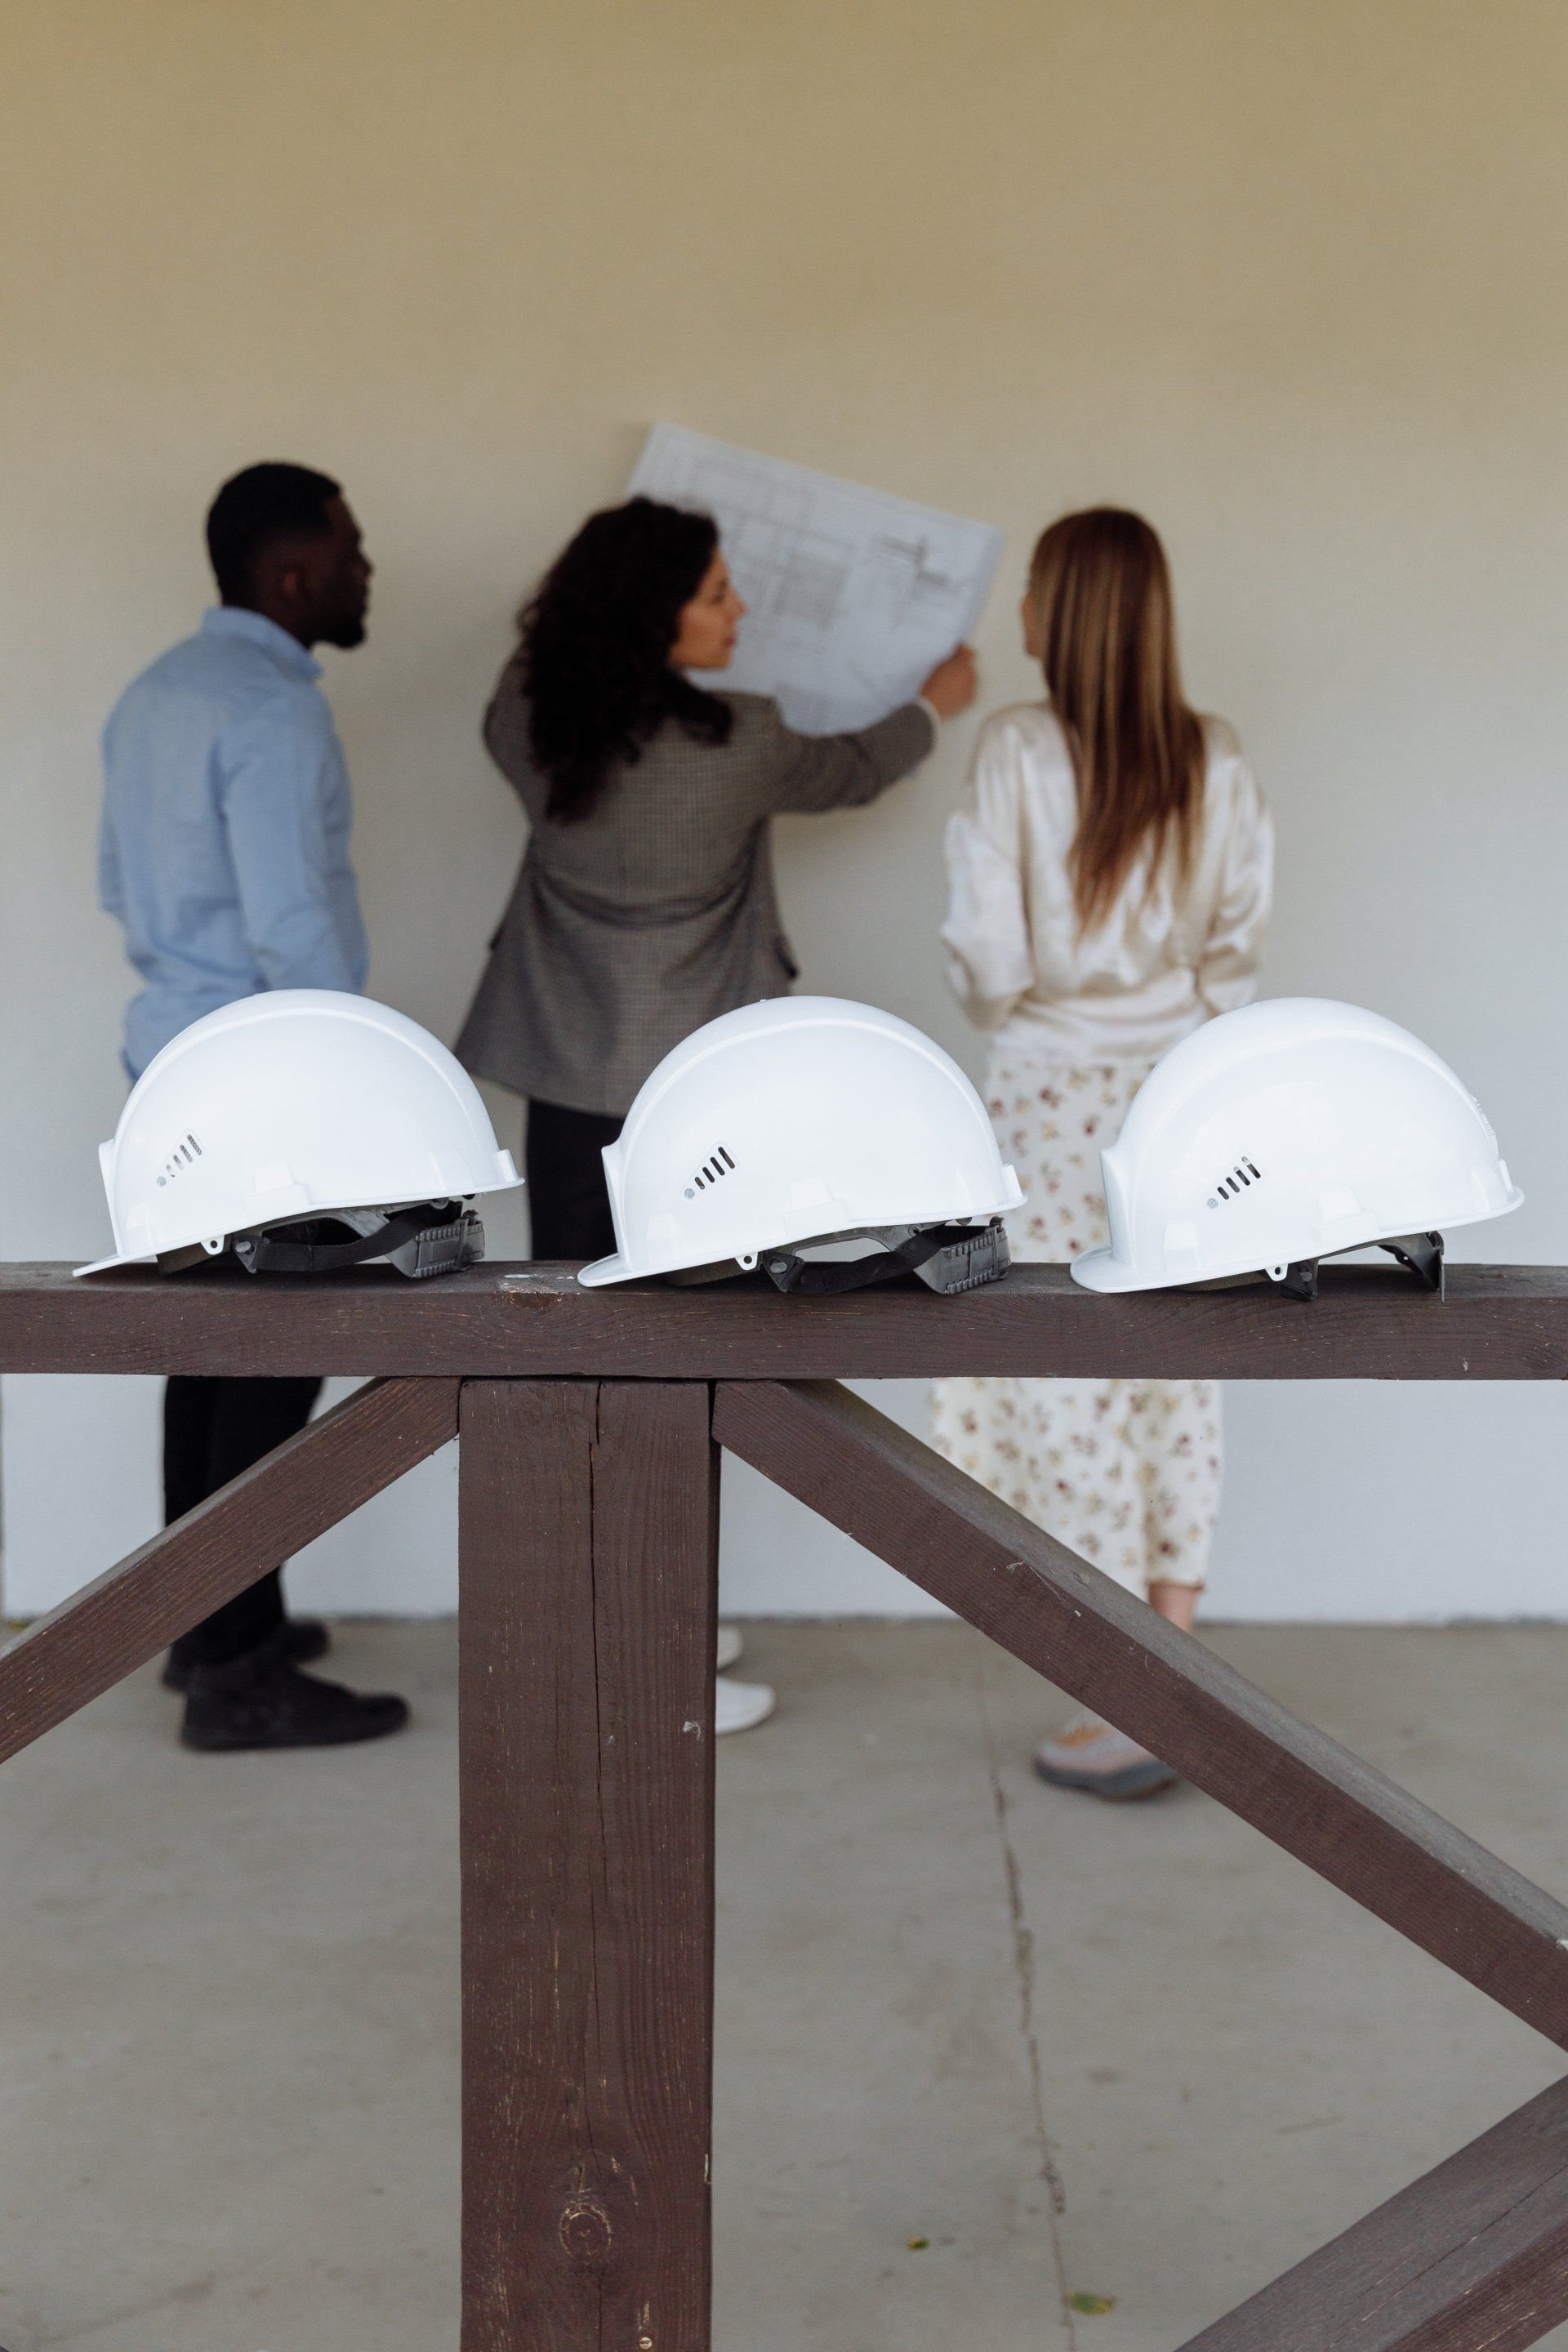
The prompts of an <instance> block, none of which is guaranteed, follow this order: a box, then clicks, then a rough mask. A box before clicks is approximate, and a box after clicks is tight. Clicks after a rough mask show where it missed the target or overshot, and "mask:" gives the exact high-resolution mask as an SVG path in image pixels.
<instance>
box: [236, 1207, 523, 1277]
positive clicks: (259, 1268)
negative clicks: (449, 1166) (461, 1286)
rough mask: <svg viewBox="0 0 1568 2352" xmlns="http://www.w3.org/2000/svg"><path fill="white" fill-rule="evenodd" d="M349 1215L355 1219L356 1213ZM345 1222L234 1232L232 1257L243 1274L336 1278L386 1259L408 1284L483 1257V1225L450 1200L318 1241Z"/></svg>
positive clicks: (329, 1219) (314, 1222)
mask: <svg viewBox="0 0 1568 2352" xmlns="http://www.w3.org/2000/svg"><path fill="white" fill-rule="evenodd" d="M454 1211H456V1212H457V1213H456V1214H455V1215H454V1213H453V1212H454ZM353 1215H354V1216H355V1218H356V1220H357V1217H358V1215H359V1212H357V1211H356V1212H353ZM347 1222H348V1220H347V1219H346V1218H333V1217H323V1218H312V1219H311V1220H310V1222H309V1223H303V1224H297V1225H287V1226H277V1227H274V1228H273V1230H272V1231H271V1232H268V1233H259V1234H237V1236H236V1238H235V1244H234V1254H235V1255H236V1257H237V1259H238V1260H239V1262H240V1264H241V1265H242V1266H244V1267H245V1269H246V1271H247V1274H336V1273H338V1272H340V1271H341V1270H342V1268H343V1267H344V1266H351V1265H364V1263H365V1262H366V1260H367V1259H369V1258H373V1257H386V1258H390V1259H391V1260H392V1263H393V1265H395V1267H396V1268H397V1270H398V1272H399V1274H405V1275H406V1276H408V1278H409V1280H410V1281H411V1282H425V1281H427V1280H428V1279H429V1277H430V1276H432V1275H436V1274H454V1273H456V1272H457V1270H458V1267H459V1266H464V1265H473V1264H474V1262H475V1260H476V1259H478V1258H481V1257H483V1255H484V1254H485V1229H484V1227H483V1225H482V1224H481V1223H479V1219H478V1217H476V1216H475V1214H474V1213H473V1211H472V1210H471V1209H458V1203H457V1202H455V1201H427V1202H424V1203H423V1205H422V1206H420V1207H419V1208H416V1209H399V1210H398V1211H397V1212H396V1213H395V1215H393V1216H389V1217H384V1218H383V1219H382V1220H381V1222H380V1223H378V1224H374V1225H373V1226H372V1227H371V1229H370V1231H369V1232H368V1233H363V1234H355V1236H354V1238H353V1241H350V1242H329V1241H321V1240H319V1239H318V1238H317V1235H318V1234H320V1233H321V1232H322V1231H323V1230H324V1229H330V1228H331V1227H333V1226H335V1225H341V1224H342V1223H347Z"/></svg>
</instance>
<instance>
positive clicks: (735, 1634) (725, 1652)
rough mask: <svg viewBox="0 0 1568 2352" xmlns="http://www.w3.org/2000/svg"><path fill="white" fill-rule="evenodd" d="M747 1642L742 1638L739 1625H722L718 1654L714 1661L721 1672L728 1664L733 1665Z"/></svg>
mask: <svg viewBox="0 0 1568 2352" xmlns="http://www.w3.org/2000/svg"><path fill="white" fill-rule="evenodd" d="M745 1646H746V1644H745V1643H744V1641H743V1640H742V1635H741V1629H740V1627H739V1626H738V1625H721V1626H720V1628H719V1649H718V1654H717V1656H716V1657H715V1659H714V1661H713V1663H714V1664H715V1665H716V1666H717V1667H718V1669H719V1672H720V1673H721V1674H722V1673H723V1671H724V1669H725V1667H726V1666H732V1665H733V1664H734V1663H735V1661H736V1659H737V1658H738V1657H739V1656H740V1654H741V1653H742V1650H743V1649H744V1648H745Z"/></svg>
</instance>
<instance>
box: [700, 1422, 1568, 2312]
mask: <svg viewBox="0 0 1568 2352" xmlns="http://www.w3.org/2000/svg"><path fill="white" fill-rule="evenodd" d="M713 1434H714V1436H715V1437H716V1438H717V1439H718V1441H719V1443H720V1444H721V1445H724V1446H727V1447H728V1448H729V1449H730V1451H731V1453H733V1454H739V1455H740V1456H741V1457H742V1460H743V1461H746V1462H749V1463H751V1464H752V1466H753V1468H755V1469H758V1470H760V1471H762V1472H763V1475H764V1476H766V1477H768V1478H771V1479H773V1482H774V1483H775V1484H776V1485H778V1486H783V1487H784V1489H785V1490H786V1492H787V1493H789V1494H792V1495H795V1496H797V1497H798V1498H799V1499H800V1501H802V1502H803V1503H805V1504H808V1505H809V1506H810V1507H811V1508H812V1509H813V1510H814V1511H817V1512H819V1513H820V1514H821V1516H822V1517H824V1518H825V1519H827V1520H829V1521H831V1523H832V1524H833V1525H834V1526H835V1527H837V1528H843V1530H844V1532H845V1533H846V1534H847V1535H850V1536H853V1537H854V1538H855V1539H856V1540H857V1541H858V1542H859V1543H862V1544H864V1545H865V1546H866V1547H867V1549H868V1550H870V1551H873V1552H876V1553H877V1554H878V1555H879V1558H881V1559H885V1560H888V1561H889V1562H890V1563H891V1565H892V1566H893V1567H895V1568H897V1569H900V1570H902V1572H903V1573H904V1575H906V1576H907V1577H909V1578H910V1579H911V1580H913V1582H915V1583H916V1584H919V1585H921V1587H923V1589H924V1590H925V1591H927V1592H930V1593H932V1594H934V1595H935V1597H936V1598H937V1599H938V1600H939V1601H945V1602H946V1604H947V1606H948V1607H949V1608H950V1609H952V1610H955V1611H956V1612H957V1613H958V1614H959V1615H960V1616H961V1617H964V1618H967V1619H968V1621H969V1622H970V1623H971V1624H972V1625H974V1626H977V1627H978V1628H979V1630H980V1631H981V1633H986V1634H989V1635H990V1636H991V1638H992V1639H993V1640H994V1641H996V1642H999V1643H1001V1645H1002V1647H1003V1648H1004V1649H1005V1650H1010V1651H1011V1652H1012V1653H1013V1654H1014V1656H1015V1657H1017V1658H1021V1659H1022V1660H1023V1661H1024V1663H1025V1664H1026V1665H1029V1666H1033V1667H1034V1668H1035V1670H1036V1672H1037V1673H1038V1674H1042V1675H1047V1677H1048V1678H1049V1680H1050V1681H1052V1682H1053V1683H1055V1684H1057V1685H1058V1687H1059V1688H1061V1689H1062V1690H1065V1691H1067V1692H1068V1693H1070V1695H1071V1696H1073V1697H1074V1698H1077V1699H1080V1700H1083V1701H1085V1702H1086V1703H1087V1704H1089V1705H1090V1706H1094V1707H1096V1708H1098V1709H1099V1710H1100V1713H1101V1714H1103V1715H1105V1716H1106V1717H1109V1719H1110V1721H1111V1722H1112V1723H1114V1724H1116V1725H1117V1726H1118V1727H1120V1728H1121V1730H1123V1731H1125V1732H1127V1733H1129V1734H1130V1735H1131V1738H1135V1739H1139V1740H1142V1742H1143V1744H1144V1745H1145V1746H1146V1747H1148V1748H1152V1750H1153V1752H1154V1753H1155V1754H1156V1755H1157V1756H1161V1757H1163V1758H1164V1759H1165V1760H1166V1761H1167V1762H1168V1763H1170V1764H1172V1765H1173V1766H1174V1767H1175V1769H1177V1770H1178V1771H1179V1772H1181V1773H1183V1774H1184V1775H1185V1777H1186V1778H1187V1779H1188V1780H1192V1781H1194V1783H1195V1784H1196V1786H1197V1787H1199V1788H1200V1789H1204V1790H1207V1792H1208V1794H1209V1795H1210V1796H1211V1797H1215V1798H1217V1799H1218V1800H1219V1801H1220V1803H1221V1804H1223V1805H1226V1806H1228V1807H1229V1809H1230V1810H1231V1811H1232V1812H1234V1813H1238V1814H1239V1815H1240V1816H1241V1818H1242V1820H1243V1821H1247V1822H1251V1823H1252V1824H1253V1826H1254V1828H1256V1829H1259V1830H1261V1831H1262V1832H1263V1833H1264V1835H1265V1836H1266V1837H1268V1838H1271V1839H1272V1840H1273V1842H1274V1843H1275V1844H1276V1845H1279V1846H1283V1847H1284V1849H1285V1851H1286V1852H1287V1853H1293V1854H1295V1855H1296V1856H1297V1858H1298V1859H1299V1860H1300V1861H1301V1862H1304V1863H1306V1864H1307V1865H1308V1866H1309V1868H1310V1869H1312V1870H1314V1871H1316V1872H1317V1873H1318V1874H1319V1876H1320V1877H1322V1878H1326V1879H1328V1880H1329V1881H1330V1882H1331V1885H1335V1886H1338V1887H1340V1888H1342V1890H1343V1892H1344V1893H1345V1894H1347V1895H1352V1896H1353V1898H1354V1899H1355V1901H1356V1902H1358V1903H1361V1904H1363V1905H1364V1906H1365V1907H1366V1909H1367V1910H1369V1911H1371V1912H1372V1913H1373V1915H1374V1916H1376V1917H1377V1918H1379V1919H1383V1920H1384V1921H1386V1922H1387V1924H1388V1925H1389V1926H1390V1927H1397V1928H1398V1930H1399V1932H1400V1934H1401V1935H1403V1936H1407V1937H1409V1938H1410V1940H1411V1941H1412V1942H1413V1943H1415V1944H1418V1945H1420V1947H1421V1948H1422V1949H1423V1950H1424V1951H1427V1952H1430V1953H1431V1954H1432V1956H1433V1958H1435V1959H1438V1960H1441V1961H1442V1963H1443V1965H1444V1966H1445V1968H1449V1969H1453V1970H1454V1971H1455V1973H1456V1975H1458V1976H1461V1977H1465V1978H1467V1979H1468V1981H1469V1982H1470V1983H1471V1984H1474V1985H1478V1986H1479V1988H1480V1990H1482V1991H1483V1992H1487V1993H1489V1994H1490V1995H1491V1997H1492V1999H1493V2000H1497V2001H1500V2003H1501V2004H1502V2006H1503V2007H1504V2008H1505V2009H1509V2010H1511V2011H1513V2013H1514V2015H1515V2016H1516V2017H1521V2018H1522V2019H1523V2020H1524V2021H1525V2022H1526V2024H1528V2025H1533V2026H1534V2027H1535V2028H1536V2030H1537V2032H1541V2033H1543V2034H1545V2035H1546V2036H1547V2037H1548V2039H1549V2040H1551V2041H1552V2042H1558V2043H1559V2044H1561V2045H1563V2046H1564V2047H1568V1908H1564V1906H1563V1905H1562V1904H1561V1903H1559V1902H1558V1901H1557V1900H1556V1899H1555V1898H1554V1897H1553V1896H1552V1895H1548V1894H1546V1893H1545V1892H1544V1891H1543V1890H1542V1888H1541V1887H1539V1886H1536V1885H1533V1884H1532V1883H1531V1881H1530V1880H1529V1879H1528V1878H1525V1877H1523V1876H1522V1875H1521V1873H1520V1872H1518V1871H1517V1870H1513V1869H1510V1866H1509V1865H1508V1864H1506V1863H1504V1862H1501V1861H1500V1860H1499V1858H1498V1856H1497V1855H1496V1854H1494V1853H1489V1852H1488V1850H1487V1849H1486V1847H1484V1846H1481V1845H1478V1844H1477V1843H1475V1841H1474V1840H1473V1839H1471V1838H1468V1837H1466V1836H1465V1835H1464V1834H1463V1832H1461V1831H1459V1830H1457V1829H1455V1828H1453V1827H1452V1825H1451V1824H1450V1823H1449V1822H1446V1821H1444V1820H1443V1819H1442V1818H1441V1816H1440V1815H1439V1814H1436V1813H1435V1812H1433V1811H1430V1810H1429V1809H1428V1808H1427V1807H1426V1805H1423V1804H1421V1803H1419V1802H1418V1801H1417V1800H1416V1799H1415V1798H1414V1797H1412V1796H1410V1795H1409V1794H1408V1793H1407V1792H1406V1791H1405V1790H1403V1789H1401V1788H1399V1787H1398V1786H1396V1784H1395V1783H1394V1781H1392V1780H1385V1779H1384V1775H1383V1774H1382V1773H1381V1772H1378V1771H1375V1770H1374V1769H1373V1767H1372V1766H1371V1765H1370V1764H1365V1763H1363V1761H1362V1759H1360V1758H1359V1757H1357V1756H1353V1755H1352V1753H1351V1752H1350V1750H1349V1749H1348V1748H1342V1747H1341V1746H1340V1744H1339V1742H1338V1741H1337V1740H1334V1739H1331V1738H1329V1737H1328V1735H1327V1733H1325V1732H1322V1731H1319V1730H1318V1729H1316V1728H1315V1727H1313V1726H1312V1725H1310V1724H1306V1723H1302V1722H1301V1721H1300V1719H1299V1718H1298V1717H1295V1716H1293V1715H1292V1714H1290V1712H1289V1709H1288V1708H1286V1707H1283V1706H1279V1703H1278V1702H1277V1701H1276V1700H1274V1699H1272V1698H1270V1697H1269V1696H1268V1695H1267V1693H1266V1692H1263V1691H1260V1690H1259V1689H1258V1688H1257V1686H1256V1685H1254V1684H1252V1683H1249V1682H1247V1679H1246V1678H1245V1676H1243V1675H1238V1674H1237V1673H1236V1672H1235V1671H1234V1670H1233V1669H1232V1668H1231V1667H1229V1666H1227V1665H1226V1664H1224V1663H1223V1662H1222V1661H1221V1660H1220V1659H1218V1658H1216V1657H1215V1655H1214V1654H1213V1652H1212V1651H1210V1650H1208V1649H1206V1648H1205V1646H1204V1644H1203V1643H1201V1642H1198V1641H1195V1640H1194V1638H1193V1636H1192V1635H1191V1634H1190V1633H1181V1632H1180V1631H1179V1630H1178V1629H1177V1628H1176V1627H1175V1626H1173V1625H1172V1624H1169V1623H1168V1622H1166V1620H1165V1619H1164V1618H1163V1617H1160V1616H1158V1615H1156V1613H1155V1612H1154V1611H1153V1610H1152V1609H1150V1608H1148V1607H1147V1606H1146V1605H1145V1603H1144V1602H1143V1601H1139V1600H1137V1599H1136V1598H1135V1597H1134V1596H1133V1595H1132V1594H1131V1593H1129V1592H1125V1591H1122V1589H1121V1586H1120V1585H1117V1584H1113V1583H1112V1582H1111V1580H1110V1578H1109V1577H1106V1576H1102V1575H1101V1574H1100V1571H1099V1570H1098V1569H1094V1568H1091V1567H1090V1566H1089V1563H1088V1562H1087V1561H1086V1560H1082V1559H1079V1558H1078V1556H1077V1554H1076V1553H1074V1552H1071V1551H1069V1550H1068V1549H1067V1547H1066V1546H1065V1545H1064V1544H1060V1543H1058V1542H1057V1541H1056V1539H1055V1538H1054V1537H1051V1536H1048V1535H1046V1534H1044V1533H1043V1532H1042V1531H1041V1530H1040V1529H1039V1528H1037V1527H1035V1526H1034V1525H1032V1523H1031V1522H1030V1521H1029V1520H1027V1519H1026V1518H1024V1517H1021V1516H1020V1514H1019V1513H1018V1512H1016V1511H1015V1510H1012V1509H1010V1508H1009V1507H1008V1506H1007V1505H1006V1504H1005V1503H1003V1502H1001V1501H999V1500H998V1499H997V1497H996V1496H994V1495H992V1494H990V1493H988V1492H987V1491H986V1489H985V1488H984V1487H983V1486H977V1485H976V1484H975V1482H974V1481H973V1479H972V1478H966V1477H965V1476H964V1475H963V1472H962V1471H959V1470H955V1469H954V1468H953V1467H952V1465H951V1464H949V1463H947V1462H944V1461H942V1459H941V1458H940V1457H939V1456H938V1455H937V1454H933V1453H932V1452H931V1449H930V1447H929V1446H925V1445H922V1444H921V1443H920V1441H919V1439H918V1438H914V1437H911V1436H910V1434H909V1433H908V1432H907V1431H905V1430H902V1429H900V1428H899V1427H898V1426H897V1425H896V1424H895V1423H892V1422H890V1421H889V1420H887V1419H886V1418H885V1417H884V1416H883V1415H882V1414H881V1413H879V1412H875V1411H873V1409H872V1408H871V1406H869V1405H868V1404H866V1403H864V1402H862V1401H861V1399H859V1398H858V1397H857V1396H854V1395H852V1394H851V1393H850V1392H849V1391H847V1389H843V1388H839V1387H837V1386H836V1385H834V1384H832V1383H831V1382H826V1381H804V1382H794V1383H783V1382H776V1381H726V1382H724V1383H722V1384H721V1386H720V1387H719V1388H718V1389H717V1391H715V1395H714V1404H713ZM1435 2340H1436V2339H1435Z"/></svg>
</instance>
